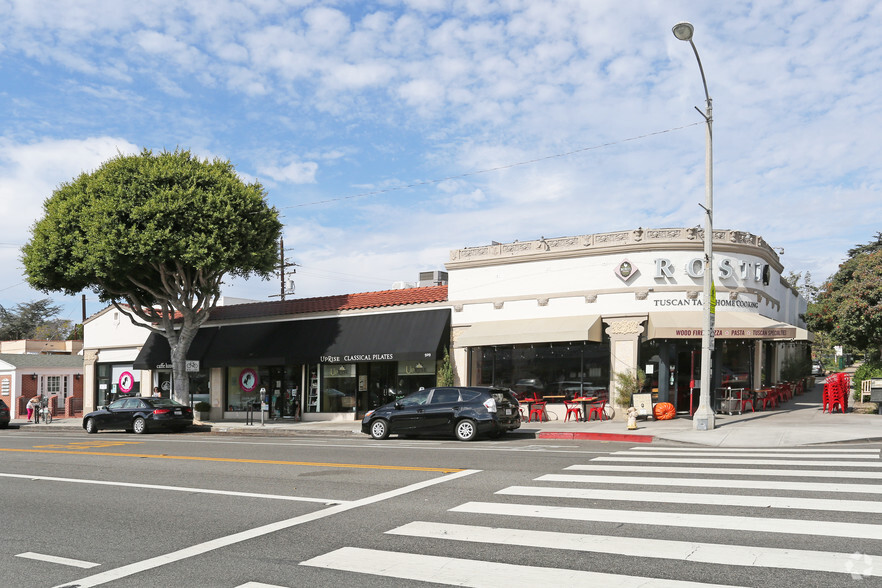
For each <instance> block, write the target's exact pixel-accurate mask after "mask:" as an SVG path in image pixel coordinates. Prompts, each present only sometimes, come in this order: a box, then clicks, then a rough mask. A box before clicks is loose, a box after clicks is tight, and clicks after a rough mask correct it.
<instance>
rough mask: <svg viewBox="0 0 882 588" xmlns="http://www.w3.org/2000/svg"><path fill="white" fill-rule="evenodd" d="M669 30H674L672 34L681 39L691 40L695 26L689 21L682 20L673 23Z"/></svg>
mask: <svg viewBox="0 0 882 588" xmlns="http://www.w3.org/2000/svg"><path fill="white" fill-rule="evenodd" d="M671 30H672V31H674V36H675V37H677V38H678V39H680V40H681V41H691V40H692V33H694V32H695V27H694V26H692V23H691V22H686V21H683V22H678V23H677V24H675V25H674V28H672V29H671Z"/></svg>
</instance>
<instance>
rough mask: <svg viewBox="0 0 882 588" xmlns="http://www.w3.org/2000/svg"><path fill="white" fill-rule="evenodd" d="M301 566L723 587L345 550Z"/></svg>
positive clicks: (477, 579) (512, 580) (419, 575)
mask: <svg viewBox="0 0 882 588" xmlns="http://www.w3.org/2000/svg"><path fill="white" fill-rule="evenodd" d="M300 565H304V566H312V567H319V568H326V569H332V570H342V571H348V572H355V573H361V574H373V575H377V576H384V577H392V578H404V579H407V580H416V581H421V582H431V583H433V584H447V585H450V586H469V587H471V588H498V587H499V586H500V585H505V586H506V588H535V587H536V586H555V585H557V586H617V587H619V588H662V587H665V588H675V587H683V588H686V587H690V588H692V587H694V588H698V587H699V586H701V587H706V586H720V585H719V584H705V583H698V582H685V581H678V580H666V579H658V578H645V577H639V576H622V575H616V574H603V573H599V572H583V571H580V570H569V569H566V568H541V567H533V566H524V565H516V564H503V563H496V562H490V561H478V560H472V559H460V558H453V557H439V556H436V555H417V554H412V553H398V552H394V551H380V550H376V549H360V548H357V547H343V548H341V549H337V550H335V551H332V552H330V553H326V554H324V555H320V556H318V557H314V558H312V559H309V560H306V561H304V562H301V564H300Z"/></svg>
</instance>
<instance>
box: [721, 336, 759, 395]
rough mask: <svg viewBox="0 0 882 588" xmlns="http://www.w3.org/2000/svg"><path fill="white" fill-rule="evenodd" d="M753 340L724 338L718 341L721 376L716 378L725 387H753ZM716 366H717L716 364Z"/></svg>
mask: <svg viewBox="0 0 882 588" xmlns="http://www.w3.org/2000/svg"><path fill="white" fill-rule="evenodd" d="M753 345H754V343H753V341H739V340H723V341H722V343H718V345H717V349H718V350H719V353H720V363H719V370H720V377H719V378H714V380H715V382H717V383H718V386H720V387H723V388H751V387H752V386H751V380H752V377H751V376H752V372H753V369H752V368H753ZM715 367H716V366H715Z"/></svg>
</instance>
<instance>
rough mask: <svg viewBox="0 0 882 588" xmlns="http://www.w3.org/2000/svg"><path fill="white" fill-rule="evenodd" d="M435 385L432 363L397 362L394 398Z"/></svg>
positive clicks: (433, 365)
mask: <svg viewBox="0 0 882 588" xmlns="http://www.w3.org/2000/svg"><path fill="white" fill-rule="evenodd" d="M435 384H436V376H435V362H434V361H399V362H398V386H397V388H396V390H395V396H396V398H401V397H402V396H407V395H408V394H411V393H413V392H416V391H417V390H420V389H422V388H431V387H432V386H434V385H435Z"/></svg>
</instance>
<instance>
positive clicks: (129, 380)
mask: <svg viewBox="0 0 882 588" xmlns="http://www.w3.org/2000/svg"><path fill="white" fill-rule="evenodd" d="M134 387H135V376H133V375H132V372H123V373H121V374H120V375H119V391H120V392H122V393H123V394H128V393H129V392H131V391H132V388H134Z"/></svg>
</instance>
